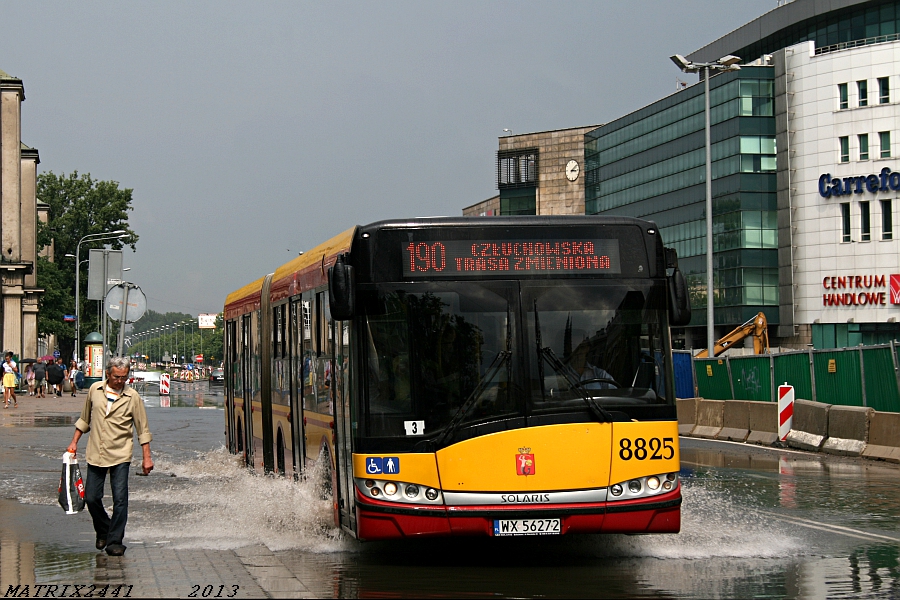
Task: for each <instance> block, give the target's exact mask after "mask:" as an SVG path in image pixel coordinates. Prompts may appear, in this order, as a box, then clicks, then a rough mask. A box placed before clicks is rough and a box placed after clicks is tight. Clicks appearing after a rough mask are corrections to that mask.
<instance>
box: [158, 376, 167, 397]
mask: <svg viewBox="0 0 900 600" xmlns="http://www.w3.org/2000/svg"><path fill="white" fill-rule="evenodd" d="M159 395H160V396H168V395H169V374H168V373H163V374H161V375H160V376H159Z"/></svg>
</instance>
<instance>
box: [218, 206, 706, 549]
mask: <svg viewBox="0 0 900 600" xmlns="http://www.w3.org/2000/svg"><path fill="white" fill-rule="evenodd" d="M689 320H690V304H689V302H688V298H687V292H686V288H685V283H684V278H683V276H682V274H681V272H680V271H679V270H678V265H677V257H676V256H675V252H674V251H672V250H670V249H666V248H664V247H663V243H662V240H661V239H660V235H659V232H658V229H657V228H656V226H655V225H654V224H653V223H650V222H647V221H641V220H638V219H630V218H623V217H490V218H432V219H413V220H396V221H382V222H379V223H374V224H371V225H367V226H359V227H354V228H352V229H350V230H348V231H346V232H344V233H342V234H340V235H338V236H336V237H334V238H332V239H331V240H329V241H327V242H325V243H323V244H321V245H319V246H317V247H315V248H313V249H311V250H309V251H307V252H306V253H304V254H303V255H301V256H299V257H297V258H295V259H294V260H292V261H290V262H289V263H287V264H285V265H282V266H281V267H279V268H278V269H277V270H276V271H275V272H274V273H271V274H269V275H267V276H265V277H262V278H260V279H258V280H256V281H254V282H253V283H251V284H249V285H247V286H245V287H243V288H241V289H239V290H237V291H236V292H234V293H232V294H230V295H229V296H228V298H227V300H226V304H225V327H226V331H225V345H226V348H225V353H226V384H225V388H226V412H225V414H226V435H227V441H228V447H229V449H230V451H231V452H234V453H236V454H239V455H241V456H242V457H243V459H244V460H245V461H246V464H247V465H248V466H250V467H251V468H253V469H256V470H258V471H260V472H275V473H279V474H283V475H287V476H294V477H304V476H305V475H306V471H307V470H308V469H309V468H310V467H311V465H313V464H314V463H315V462H316V461H317V460H323V461H326V462H325V467H326V469H327V472H328V474H329V476H328V478H327V479H328V481H329V482H330V486H329V487H330V490H331V493H332V495H333V500H334V518H335V524H336V525H338V526H340V527H341V528H342V529H343V530H344V531H346V532H347V533H349V534H350V535H352V536H355V537H357V538H359V539H361V540H379V539H390V538H400V537H416V536H449V535H485V536H515V535H562V534H569V533H604V532H621V533H674V532H678V531H679V529H680V514H681V513H680V510H681V509H680V506H681V485H680V481H679V476H678V472H679V450H678V424H677V419H676V413H675V393H674V392H675V386H674V380H673V371H672V357H671V341H670V333H669V327H670V326H673V325H674V326H679V325H685V324H687V322H688V321H689Z"/></svg>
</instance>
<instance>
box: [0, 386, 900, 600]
mask: <svg viewBox="0 0 900 600" xmlns="http://www.w3.org/2000/svg"><path fill="white" fill-rule="evenodd" d="M143 396H144V398H145V403H146V406H147V410H148V416H149V419H150V424H151V429H152V431H153V435H154V440H153V443H152V447H153V451H154V457H155V461H156V470H155V471H154V472H153V473H152V474H151V476H149V477H137V476H134V474H133V473H134V471H132V477H131V480H130V486H131V500H130V510H129V524H128V530H127V535H126V544H127V545H128V552H127V553H126V556H125V557H124V558H112V557H107V556H106V555H105V554H103V553H97V552H96V551H94V549H93V532H92V529H91V525H90V518H89V516H88V515H87V513H86V512H83V513H80V514H78V515H74V516H65V515H64V514H63V512H62V510H61V509H60V508H59V506H58V505H57V504H56V486H57V483H58V478H59V459H60V457H61V455H62V452H63V451H64V450H65V446H66V445H67V444H68V441H69V440H70V439H71V430H70V428H71V426H72V423H73V422H74V419H75V417H76V416H77V413H78V411H79V410H80V405H81V403H82V402H83V401H84V395H81V396H79V397H78V398H77V399H65V400H64V399H59V400H58V405H53V406H52V407H51V408H50V409H48V408H46V406H45V407H44V408H42V409H40V410H32V411H31V413H28V412H27V411H28V410H29V409H28V408H27V407H23V410H24V412H23V413H22V414H16V415H0V436H2V440H3V443H2V444H0V485H2V487H3V489H4V491H5V493H4V494H3V499H0V590H3V591H4V592H5V591H7V586H13V587H15V586H16V585H19V586H26V585H27V586H31V587H29V592H30V594H31V595H32V596H33V595H34V593H33V590H34V586H38V585H59V586H62V585H68V584H73V585H74V584H91V585H95V586H106V585H108V586H111V587H110V588H109V589H108V593H107V596H109V595H111V590H112V589H113V588H114V587H115V586H132V587H131V589H129V590H128V592H129V595H130V597H153V596H161V595H174V596H180V597H188V596H190V595H191V594H193V595H194V596H195V597H204V596H203V594H204V591H205V592H207V594H208V595H207V596H206V597H216V594H219V596H218V597H264V596H267V595H268V596H269V597H297V596H309V597H362V596H376V595H379V596H380V595H384V596H401V597H402V596H415V597H423V596H463V595H465V596H474V597H488V596H501V597H535V596H545V597H618V598H642V597H654V598H710V597H723V598H746V597H789V598H822V597H853V598H857V597H861V598H893V597H900V583H898V582H900V531H898V528H900V526H898V521H900V519H898V517H900V514H898V513H900V503H898V502H897V501H896V498H897V497H898V491H900V477H898V475H900V468H898V467H897V466H895V465H889V464H886V463H877V462H870V461H863V460H859V459H850V458H838V457H822V456H818V455H812V454H807V453H801V452H792V451H786V450H772V449H762V448H754V447H747V446H743V445H737V444H723V443H715V442H708V441H703V440H691V439H683V440H682V465H683V471H682V476H683V482H684V498H685V500H684V505H683V525H682V533H680V534H678V535H662V536H619V535H610V536H572V537H563V538H533V539H521V538H520V539H478V538H472V539H441V540H432V541H428V540H411V541H396V542H390V543H386V542H385V543H369V544H360V543H357V542H355V541H353V540H350V539H347V538H345V537H344V536H342V535H340V534H339V533H338V532H336V531H335V530H334V529H332V528H331V527H330V526H329V519H330V515H331V508H330V505H329V503H328V501H326V500H323V499H322V496H321V490H318V489H317V488H316V487H315V486H313V485H312V484H311V483H308V482H305V481H301V482H293V481H290V480H286V479H283V478H276V477H261V476H257V475H253V474H250V473H248V472H247V471H246V470H244V469H243V468H241V466H240V465H239V464H238V462H237V461H236V460H235V458H234V457H233V456H231V455H229V454H228V453H227V452H226V451H225V450H224V448H223V440H224V436H223V430H224V426H225V423H224V412H223V410H222V407H223V403H224V396H223V395H222V392H221V390H220V389H216V390H214V391H212V392H210V390H209V389H208V387H207V384H206V383H205V382H203V383H194V384H179V383H174V384H173V386H172V394H171V396H170V397H169V398H160V397H159V396H158V395H157V394H155V393H154V390H152V389H148V390H144V393H143ZM23 404H26V403H25V402H20V405H23ZM82 458H83V457H82ZM135 464H137V463H135ZM106 500H107V502H108V503H109V502H110V498H109V497H108V496H107V498H106ZM229 586H232V587H229ZM233 586H237V589H235V588H234V587H233ZM23 589H24V588H21V587H20V588H19V590H20V592H21V591H22V590H23ZM122 589H123V590H124V588H122ZM59 590H62V588H59V589H58V590H57V591H59ZM122 593H123V594H124V591H123V592H122ZM232 593H233V594H234V596H229V594H232ZM56 595H57V596H58V595H59V594H58V593H57V594H56Z"/></svg>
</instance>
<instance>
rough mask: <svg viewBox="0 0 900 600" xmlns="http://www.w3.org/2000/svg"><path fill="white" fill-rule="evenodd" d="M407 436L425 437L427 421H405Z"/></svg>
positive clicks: (404, 427)
mask: <svg viewBox="0 0 900 600" xmlns="http://www.w3.org/2000/svg"><path fill="white" fill-rule="evenodd" d="M403 429H405V430H406V435H425V421H403Z"/></svg>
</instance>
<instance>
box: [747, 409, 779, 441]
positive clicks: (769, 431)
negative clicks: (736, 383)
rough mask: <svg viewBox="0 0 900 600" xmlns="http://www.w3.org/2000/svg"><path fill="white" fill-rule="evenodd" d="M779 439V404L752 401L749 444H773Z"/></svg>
mask: <svg viewBox="0 0 900 600" xmlns="http://www.w3.org/2000/svg"><path fill="white" fill-rule="evenodd" d="M777 441H778V404H777V403H776V402H751V403H750V435H748V436H747V443H748V444H762V445H763V446H771V445H772V444H774V443H775V442H777Z"/></svg>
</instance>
